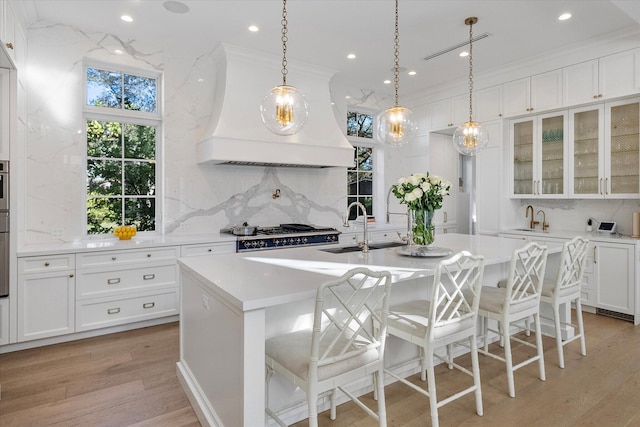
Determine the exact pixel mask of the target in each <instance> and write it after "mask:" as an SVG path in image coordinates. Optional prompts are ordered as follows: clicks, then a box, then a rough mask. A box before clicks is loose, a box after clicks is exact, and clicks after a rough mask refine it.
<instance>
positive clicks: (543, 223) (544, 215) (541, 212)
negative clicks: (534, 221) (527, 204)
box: [536, 209, 549, 231]
mask: <svg viewBox="0 0 640 427" xmlns="http://www.w3.org/2000/svg"><path fill="white" fill-rule="evenodd" d="M540 214H542V231H546V230H547V228H549V223H548V222H547V214H545V213H544V211H543V210H542V209H540V210H539V211H538V212H536V215H540Z"/></svg>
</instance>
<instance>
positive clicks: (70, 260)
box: [18, 254, 76, 342]
mask: <svg viewBox="0 0 640 427" xmlns="http://www.w3.org/2000/svg"><path fill="white" fill-rule="evenodd" d="M75 280H76V279H75V270H74V256H73V254H66V255H59V256H51V257H46V256H38V257H25V258H20V259H18V341H19V342H22V341H29V340H34V339H39V338H48V337H54V336H57V335H64V334H69V333H72V332H74V330H75V324H74V319H75Z"/></svg>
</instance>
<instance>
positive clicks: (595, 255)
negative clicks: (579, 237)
mask: <svg viewBox="0 0 640 427" xmlns="http://www.w3.org/2000/svg"><path fill="white" fill-rule="evenodd" d="M596 249H597V246H594V247H593V263H594V264H597V263H598V253H597V252H596Z"/></svg>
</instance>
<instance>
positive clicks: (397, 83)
mask: <svg viewBox="0 0 640 427" xmlns="http://www.w3.org/2000/svg"><path fill="white" fill-rule="evenodd" d="M394 45H395V46H394V54H393V58H394V59H393V61H394V62H393V81H394V88H395V91H396V107H397V106H398V88H399V87H400V77H399V74H400V32H399V31H398V0H396V31H395V39H394Z"/></svg>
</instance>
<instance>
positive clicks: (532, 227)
mask: <svg viewBox="0 0 640 427" xmlns="http://www.w3.org/2000/svg"><path fill="white" fill-rule="evenodd" d="M529 209H531V221H529V228H530V229H532V230H535V228H536V224H540V223H539V222H538V221H535V218H534V217H533V206H531V205H529V206H527V210H526V211H525V213H526V216H527V218H529Z"/></svg>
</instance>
